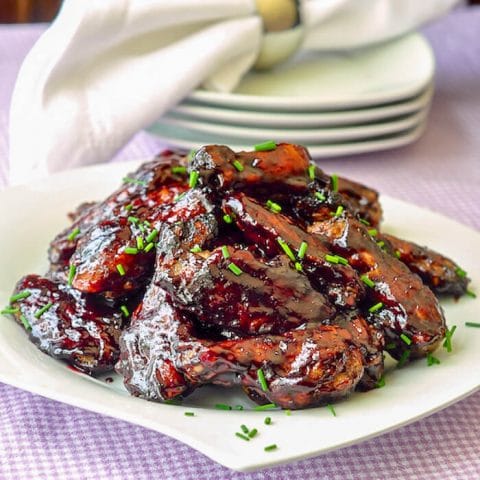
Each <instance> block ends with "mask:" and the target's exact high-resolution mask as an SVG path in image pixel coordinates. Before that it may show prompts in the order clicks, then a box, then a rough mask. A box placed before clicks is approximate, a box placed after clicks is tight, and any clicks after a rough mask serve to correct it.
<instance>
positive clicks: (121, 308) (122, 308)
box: [120, 305, 130, 318]
mask: <svg viewBox="0 0 480 480" xmlns="http://www.w3.org/2000/svg"><path fill="white" fill-rule="evenodd" d="M120 311H121V312H122V313H123V316H124V317H125V318H128V317H129V316H130V312H129V311H128V308H127V306H126V305H122V306H121V307H120Z"/></svg>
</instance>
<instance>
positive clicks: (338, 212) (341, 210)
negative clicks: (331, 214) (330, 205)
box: [335, 205, 343, 217]
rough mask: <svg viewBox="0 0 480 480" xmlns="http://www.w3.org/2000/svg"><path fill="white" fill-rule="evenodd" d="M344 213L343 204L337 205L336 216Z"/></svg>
mask: <svg viewBox="0 0 480 480" xmlns="http://www.w3.org/2000/svg"><path fill="white" fill-rule="evenodd" d="M342 213H343V206H342V205H339V206H338V207H337V211H336V212H335V216H336V217H339V216H340V215H341V214H342Z"/></svg>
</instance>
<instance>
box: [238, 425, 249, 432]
mask: <svg viewBox="0 0 480 480" xmlns="http://www.w3.org/2000/svg"><path fill="white" fill-rule="evenodd" d="M240 429H241V430H242V432H243V433H248V428H247V426H246V425H240Z"/></svg>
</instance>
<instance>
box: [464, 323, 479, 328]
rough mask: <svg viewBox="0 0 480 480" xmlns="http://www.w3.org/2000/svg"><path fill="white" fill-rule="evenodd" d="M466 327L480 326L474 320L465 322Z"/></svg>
mask: <svg viewBox="0 0 480 480" xmlns="http://www.w3.org/2000/svg"><path fill="white" fill-rule="evenodd" d="M465 326H466V327H474V328H480V323H476V322H465Z"/></svg>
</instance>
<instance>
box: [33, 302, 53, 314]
mask: <svg viewBox="0 0 480 480" xmlns="http://www.w3.org/2000/svg"><path fill="white" fill-rule="evenodd" d="M52 307H53V303H47V304H46V305H44V306H43V307H42V308H40V309H39V310H37V311H36V312H35V313H34V316H35V318H40V317H41V316H42V315H43V314H44V313H45V312H46V311H48V310H50V309H51V308H52Z"/></svg>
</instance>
